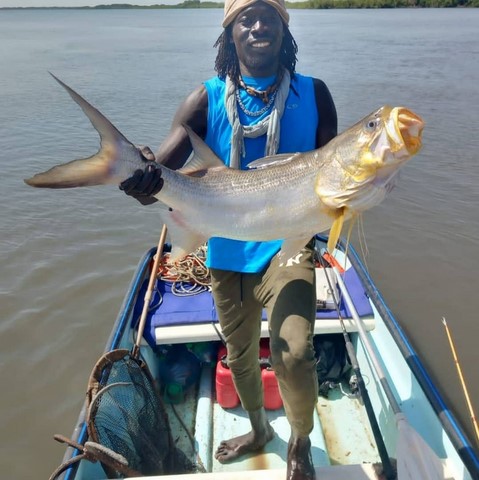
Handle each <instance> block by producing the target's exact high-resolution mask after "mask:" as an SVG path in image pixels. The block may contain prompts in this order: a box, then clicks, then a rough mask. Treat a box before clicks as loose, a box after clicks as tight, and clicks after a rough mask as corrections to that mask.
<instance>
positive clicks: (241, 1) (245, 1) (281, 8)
mask: <svg viewBox="0 0 479 480" xmlns="http://www.w3.org/2000/svg"><path fill="white" fill-rule="evenodd" d="M257 1H258V0H225V17H224V19H223V24H222V26H223V27H224V28H226V27H227V26H228V25H229V24H230V23H231V22H232V21H233V20H234V19H235V17H236V15H238V13H240V12H241V10H244V9H245V8H246V7H249V6H250V5H252V4H253V3H255V2H257ZM261 1H262V2H264V3H267V4H268V5H271V6H272V7H273V8H275V9H276V11H277V12H278V13H279V15H280V17H281V18H282V19H283V22H284V23H285V24H286V25H288V23H289V13H288V12H287V10H286V5H285V3H284V0H261Z"/></svg>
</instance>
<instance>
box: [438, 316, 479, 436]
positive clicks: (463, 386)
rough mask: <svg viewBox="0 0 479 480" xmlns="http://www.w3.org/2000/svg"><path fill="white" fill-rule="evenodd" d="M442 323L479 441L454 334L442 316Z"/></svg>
mask: <svg viewBox="0 0 479 480" xmlns="http://www.w3.org/2000/svg"><path fill="white" fill-rule="evenodd" d="M442 323H443V325H444V328H445V329H446V334H447V339H448V341H449V346H450V347H451V352H452V358H453V359H454V363H455V364H456V368H457V373H458V375H459V380H460V381H461V386H462V391H463V392H464V397H465V398H466V403H467V408H468V410H469V415H470V417H471V421H472V425H473V427H474V432H475V434H476V437H477V441H478V442H479V427H478V426H477V420H476V415H475V414H474V409H473V408H472V403H471V399H470V398H469V393H468V391H467V386H466V381H465V380H464V376H463V375H462V368H461V364H460V363H459V359H458V358H457V354H456V348H455V347H454V342H453V341H452V335H451V332H450V331H449V327H448V326H447V322H446V319H445V318H444V317H442Z"/></svg>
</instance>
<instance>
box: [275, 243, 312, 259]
mask: <svg viewBox="0 0 479 480" xmlns="http://www.w3.org/2000/svg"><path fill="white" fill-rule="evenodd" d="M310 240H311V237H308V238H303V237H293V238H287V239H286V240H284V242H283V244H282V245H281V250H280V251H279V252H278V259H279V265H280V266H283V265H286V266H289V265H290V264H292V263H295V262H296V260H295V257H297V256H298V255H299V253H300V252H301V250H302V249H303V248H304V246H305V245H306V244H307V243H308V242H309V241H310Z"/></svg>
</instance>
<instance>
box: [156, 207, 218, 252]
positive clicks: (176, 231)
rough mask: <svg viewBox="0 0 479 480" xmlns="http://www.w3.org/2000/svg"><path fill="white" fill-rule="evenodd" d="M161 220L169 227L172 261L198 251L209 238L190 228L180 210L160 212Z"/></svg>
mask: <svg viewBox="0 0 479 480" xmlns="http://www.w3.org/2000/svg"><path fill="white" fill-rule="evenodd" d="M160 215H161V219H162V221H163V222H164V223H166V226H167V227H168V235H169V238H170V241H171V245H172V247H171V253H170V261H172V262H175V261H178V260H181V259H182V258H184V257H186V255H188V254H189V253H192V252H194V251H195V250H197V249H198V248H199V247H201V245H203V244H204V243H205V242H206V240H208V238H206V237H205V236H204V235H201V234H199V233H198V232H196V231H194V230H192V229H191V228H189V227H188V225H187V223H186V221H185V219H184V217H183V215H182V214H181V213H180V212H179V211H178V210H168V211H167V212H165V211H161V212H160Z"/></svg>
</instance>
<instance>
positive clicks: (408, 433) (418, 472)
mask: <svg viewBox="0 0 479 480" xmlns="http://www.w3.org/2000/svg"><path fill="white" fill-rule="evenodd" d="M323 250H324V251H326V250H325V249H323ZM323 250H322V251H323ZM331 267H332V269H333V271H334V273H335V275H336V280H337V283H338V286H339V288H340V290H341V293H342V295H343V298H344V301H345V303H346V305H347V307H348V309H349V311H350V312H351V316H352V318H353V320H354V322H355V325H356V327H357V329H358V332H359V336H360V338H361V341H362V344H363V346H364V348H365V349H366V351H367V353H368V356H369V359H370V361H371V363H372V365H373V367H374V370H375V372H376V374H377V376H378V378H379V381H380V383H381V386H382V388H383V390H384V392H385V394H386V397H387V399H388V401H389V404H390V405H391V409H392V411H393V413H394V415H395V417H396V425H397V427H398V441H397V447H396V457H397V472H398V479H400V480H402V479H417V478H420V479H421V480H444V479H446V478H452V476H451V475H450V473H449V472H448V469H447V467H446V466H445V465H444V463H443V462H442V461H441V459H440V458H439V457H438V456H437V455H436V453H435V452H434V451H433V450H432V448H431V447H430V446H429V445H428V444H427V443H426V442H425V441H424V440H423V438H422V437H421V436H420V435H419V433H417V432H416V430H414V428H413V427H412V426H411V425H410V424H409V422H408V421H407V418H406V416H405V414H404V413H403V412H402V410H401V407H400V406H399V403H398V401H397V400H396V397H395V395H394V393H393V391H392V389H391V386H390V384H389V382H388V380H387V378H386V375H385V373H384V370H383V368H382V367H381V365H380V364H379V360H378V357H377V355H376V353H375V352H374V350H373V347H372V345H371V341H370V340H369V337H368V334H367V332H366V329H365V327H364V324H363V321H362V320H361V318H360V317H359V314H358V311H357V310H356V307H355V305H354V302H353V301H352V299H351V296H350V295H349V292H348V289H347V287H346V285H345V283H344V280H343V278H342V275H341V272H340V271H339V270H338V268H337V267H336V266H335V265H331Z"/></svg>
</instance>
